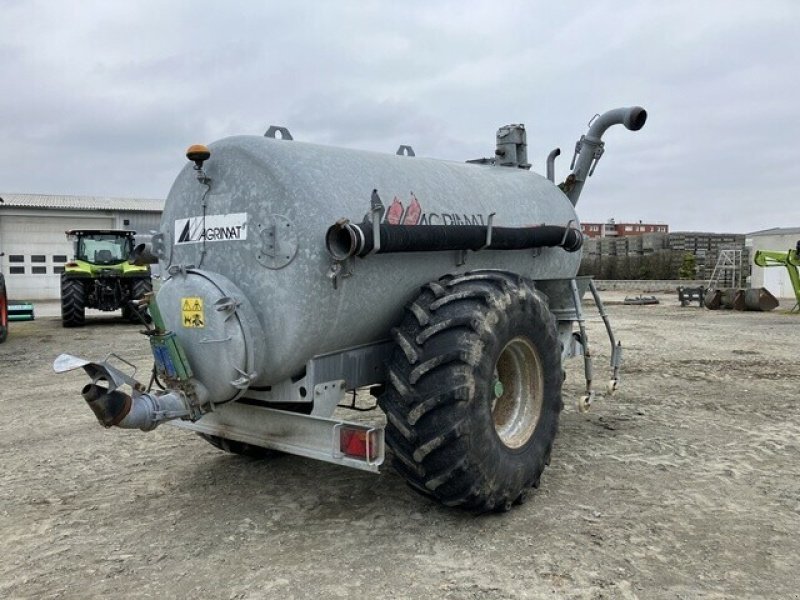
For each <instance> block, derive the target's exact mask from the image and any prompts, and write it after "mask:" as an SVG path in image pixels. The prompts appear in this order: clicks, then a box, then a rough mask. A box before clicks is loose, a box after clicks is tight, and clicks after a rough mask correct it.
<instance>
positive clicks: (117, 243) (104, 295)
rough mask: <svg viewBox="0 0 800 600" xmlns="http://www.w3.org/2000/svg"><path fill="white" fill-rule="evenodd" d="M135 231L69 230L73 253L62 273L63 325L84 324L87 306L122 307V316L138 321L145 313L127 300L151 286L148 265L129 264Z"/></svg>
mask: <svg viewBox="0 0 800 600" xmlns="http://www.w3.org/2000/svg"><path fill="white" fill-rule="evenodd" d="M135 233H136V232H134V231H127V230H117V229H104V230H96V229H92V230H86V229H84V230H71V231H67V238H68V239H70V240H71V241H73V242H74V245H75V257H74V259H73V260H71V261H69V262H68V263H67V264H66V265H64V272H63V273H62V274H61V321H62V323H63V325H64V327H76V326H80V325H83V323H84V319H85V311H86V309H87V308H95V309H98V310H103V311H114V310H118V309H122V316H123V317H124V318H126V319H128V320H130V321H139V320H141V319H142V318H144V313H142V312H139V309H137V308H136V307H134V306H133V305H131V304H130V301H131V300H135V299H137V298H141V297H143V296H144V295H145V294H146V293H148V292H151V291H152V290H153V283H152V279H151V278H150V268H149V267H148V266H138V265H134V264H131V263H130V262H129V260H128V259H129V258H130V256H131V253H132V252H133V245H134V234H135Z"/></svg>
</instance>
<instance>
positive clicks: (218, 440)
mask: <svg viewBox="0 0 800 600" xmlns="http://www.w3.org/2000/svg"><path fill="white" fill-rule="evenodd" d="M197 435H199V436H200V437H201V438H203V439H204V440H205V441H207V442H208V443H209V444H211V445H212V446H214V447H215V448H219V449H220V450H224V451H225V452H230V453H231V454H240V455H241V456H248V457H250V458H272V457H275V456H281V455H283V454H284V453H283V452H279V451H278V450H271V449H270V448H262V447H261V446H253V445H252V444H248V443H245V442H238V441H236V440H229V439H227V438H223V437H219V436H217V435H210V434H208V433H198V434H197Z"/></svg>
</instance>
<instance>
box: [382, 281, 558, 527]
mask: <svg viewBox="0 0 800 600" xmlns="http://www.w3.org/2000/svg"><path fill="white" fill-rule="evenodd" d="M392 335H393V337H394V339H395V341H396V348H395V351H394V353H393V356H392V359H391V361H390V364H389V366H388V384H389V385H388V387H387V391H386V393H385V394H383V395H382V396H381V398H380V399H379V402H380V406H381V408H382V409H383V410H384V412H385V413H386V416H387V421H388V422H387V426H386V440H387V444H388V445H389V447H390V448H391V450H392V454H393V464H394V466H395V468H396V469H397V471H399V472H400V474H401V475H402V476H403V477H404V478H405V479H406V481H407V482H408V483H409V485H410V486H411V487H412V488H414V489H416V490H417V491H419V492H421V493H423V494H426V495H428V496H432V497H434V498H436V499H437V500H439V501H440V502H442V503H443V504H445V505H448V506H459V507H463V508H465V509H468V510H473V511H478V512H485V511H490V510H496V511H502V510H508V509H509V508H510V507H511V506H512V505H513V504H515V503H520V502H522V501H523V500H524V499H525V497H526V495H527V494H528V492H529V491H530V489H531V488H532V487H538V486H539V479H540V477H541V475H542V471H543V470H544V468H545V465H546V464H547V462H548V461H549V458H550V452H551V450H552V446H553V441H554V439H555V436H556V431H557V428H558V416H559V413H560V412H561V406H562V402H561V384H562V376H561V350H560V347H559V342H558V336H557V331H556V323H555V319H554V318H553V315H552V314H551V312H550V310H549V308H548V306H547V301H546V299H545V297H544V296H542V295H541V294H540V293H539V292H537V291H535V290H534V289H533V288H532V285H531V284H530V283H529V282H527V281H526V280H525V279H523V278H521V277H519V276H517V275H514V274H511V273H505V272H500V271H474V272H471V273H467V274H465V275H461V276H456V277H451V276H448V277H445V278H442V279H440V280H439V281H437V282H432V283H430V284H427V285H426V286H424V287H423V288H422V291H421V293H420V295H419V296H418V297H417V299H416V300H415V301H414V302H412V303H411V304H410V305H408V306H407V308H406V313H405V316H404V318H403V321H402V323H401V324H400V326H399V327H397V328H395V329H393V330H392ZM498 382H500V384H498ZM509 407H511V408H509ZM514 407H516V408H514ZM515 411H516V412H515ZM532 415H533V416H532Z"/></svg>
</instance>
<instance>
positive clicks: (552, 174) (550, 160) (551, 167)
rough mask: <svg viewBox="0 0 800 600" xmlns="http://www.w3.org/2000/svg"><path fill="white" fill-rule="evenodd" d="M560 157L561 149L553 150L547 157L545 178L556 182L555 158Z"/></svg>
mask: <svg viewBox="0 0 800 600" xmlns="http://www.w3.org/2000/svg"><path fill="white" fill-rule="evenodd" d="M560 155H561V148H553V149H552V150H551V151H550V154H548V155H547V178H548V179H549V180H550V181H552V182H553V183H555V182H556V157H558V156H560Z"/></svg>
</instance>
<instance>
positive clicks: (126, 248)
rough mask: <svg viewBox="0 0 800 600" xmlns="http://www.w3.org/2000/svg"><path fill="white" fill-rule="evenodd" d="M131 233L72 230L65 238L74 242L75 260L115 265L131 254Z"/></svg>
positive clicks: (103, 230)
mask: <svg viewBox="0 0 800 600" xmlns="http://www.w3.org/2000/svg"><path fill="white" fill-rule="evenodd" d="M134 233H135V232H133V231H127V230H121V229H73V230H71V231H67V238H68V239H69V240H71V241H72V242H74V252H75V260H79V261H83V262H87V263H89V264H92V265H98V266H106V265H116V264H119V263H121V262H123V261H126V260H128V258H129V257H130V255H131V252H133V241H134V238H133V236H134Z"/></svg>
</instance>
